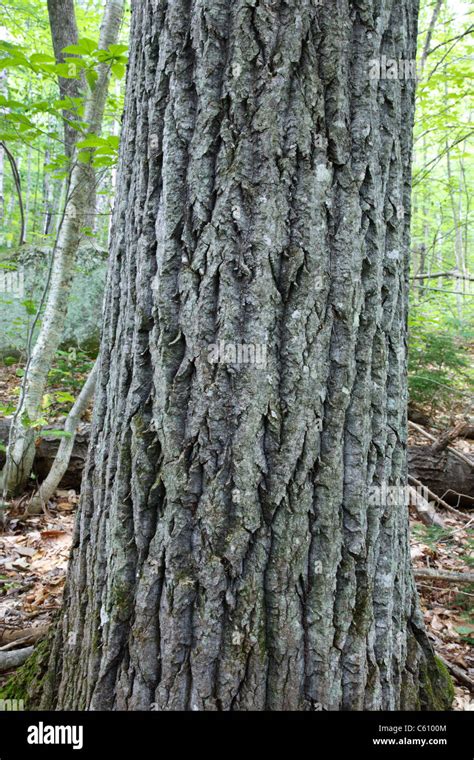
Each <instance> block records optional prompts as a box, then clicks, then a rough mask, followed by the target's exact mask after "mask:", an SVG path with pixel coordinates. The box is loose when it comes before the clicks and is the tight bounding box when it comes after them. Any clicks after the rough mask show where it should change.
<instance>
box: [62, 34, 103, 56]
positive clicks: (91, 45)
mask: <svg viewBox="0 0 474 760" xmlns="http://www.w3.org/2000/svg"><path fill="white" fill-rule="evenodd" d="M94 50H97V42H95V41H94V40H91V39H89V38H88V37H81V38H80V39H79V40H78V41H77V44H76V45H68V46H67V47H65V48H63V53H74V54H76V55H90V54H91V53H93V52H94Z"/></svg>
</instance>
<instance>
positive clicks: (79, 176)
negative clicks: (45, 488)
mask: <svg viewBox="0 0 474 760" xmlns="http://www.w3.org/2000/svg"><path fill="white" fill-rule="evenodd" d="M122 15H123V0H108V2H107V5H106V9H105V14H104V19H103V22H102V27H101V34H100V45H99V46H100V48H102V49H107V48H109V47H110V45H111V44H113V43H115V42H116V41H117V37H118V33H119V29H120V25H121V21H122ZM108 82H109V67H108V65H106V64H101V65H100V67H99V71H98V79H97V82H96V84H95V86H94V90H93V91H92V93H91V94H90V97H89V98H88V100H87V103H86V110H85V116H84V120H85V122H86V123H87V124H88V130H87V134H98V133H99V132H100V129H101V124H102V118H103V113H104V108H105V102H106V98H107V88H108ZM89 179H90V165H89V164H87V163H82V162H76V163H75V165H74V168H73V171H72V175H71V182H70V188H69V193H68V198H67V199H66V205H65V213H64V218H63V222H62V226H61V227H60V229H59V232H58V238H57V242H56V246H55V251H54V263H53V267H52V273H51V283H50V289H49V294H48V300H47V304H46V307H45V311H44V315H43V318H42V322H41V329H40V331H39V334H38V338H37V340H36V343H35V346H34V349H33V351H32V355H31V357H30V360H29V362H28V365H27V368H26V372H25V380H24V385H23V389H22V390H23V392H22V394H21V397H20V401H19V404H18V407H17V411H16V416H15V426H14V428H13V437H12V439H11V441H10V444H9V447H8V455H7V463H6V467H5V470H4V474H3V488H4V491H6V492H7V493H11V492H14V491H18V490H21V489H22V488H23V487H24V485H25V483H26V482H27V480H28V477H29V475H30V472H31V466H32V464H33V459H34V435H33V430H32V429H31V427H29V426H26V425H25V424H24V418H25V416H26V417H27V418H28V419H29V420H35V419H36V418H37V417H38V414H39V410H40V407H41V399H42V396H43V393H44V389H45V386H46V381H47V377H48V372H49V370H50V367H51V363H52V359H53V357H54V354H55V352H56V350H57V348H58V346H59V344H60V341H61V336H62V332H63V327H64V320H65V317H66V314H67V306H68V296H69V291H70V288H71V282H72V276H73V271H74V262H75V257H76V252H77V249H78V247H79V243H80V241H81V238H82V234H83V233H82V229H83V227H84V226H85V225H86V224H87V218H86V217H87V212H88V209H89V203H88V201H89V198H90V183H89Z"/></svg>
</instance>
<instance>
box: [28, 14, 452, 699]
mask: <svg viewBox="0 0 474 760" xmlns="http://www.w3.org/2000/svg"><path fill="white" fill-rule="evenodd" d="M417 10H418V8H417V2H416V0H357V1H356V0H354V1H351V2H349V1H348V0H337V2H334V1H331V2H329V1H328V2H323V3H319V2H315V1H313V0H296V2H292V3H291V4H289V3H287V2H284V0H281V1H280V0H278V1H276V2H273V3H264V2H259V1H258V0H237V2H230V0H213V2H207V0H201V1H200V2H192V1H191V0H175V2H173V3H167V2H164V0H162V1H161V0H158V1H157V0H154V2H152V1H151V0H142V2H140V3H135V4H134V6H133V16H132V31H131V56H130V66H129V71H128V79H127V94H126V107H125V116H124V122H123V135H122V144H121V154H120V179H119V181H118V196H117V200H116V207H115V212H114V227H113V235H112V251H111V262H110V268H109V275H108V286H107V297H106V305H105V314H104V327H103V337H102V346H101V357H100V368H99V379H98V387H97V394H96V403H95V411H94V422H93V431H92V441H91V448H90V454H89V460H88V465H87V468H86V472H85V476H84V486H83V490H82V495H81V503H80V508H79V515H78V520H77V524H76V531H75V536H74V545H73V551H72V558H71V564H70V570H69V575H68V582H67V586H66V593H65V602H64V611H63V616H62V620H61V622H60V625H59V626H58V629H57V637H56V641H55V644H54V646H53V648H52V654H51V660H50V667H51V670H50V679H49V681H48V684H47V686H46V687H45V689H44V691H43V695H42V703H41V704H42V706H43V707H54V708H58V709H72V708H78V709H127V710H139V709H141V710H147V709H150V705H154V706H155V709H159V710H178V709H179V710H182V709H185V710H188V709H190V710H282V709H288V710H313V709H321V708H322V709H327V710H361V709H366V710H398V709H439V708H440V707H447V706H448V704H449V687H448V681H447V679H446V677H445V674H444V673H443V672H442V670H440V669H439V667H438V666H437V665H436V661H435V659H434V654H433V651H432V649H431V646H430V644H429V641H428V638H427V635H426V632H425V630H424V627H423V622H422V618H421V615H420V612H419V608H418V600H417V596H416V590H415V585H414V581H413V576H412V572H411V566H410V554H409V536H408V513H407V509H406V505H405V504H403V503H401V504H394V503H392V502H391V501H390V500H389V499H387V498H383V499H382V500H381V501H380V502H379V503H373V502H371V500H370V499H369V492H370V490H371V489H373V488H379V489H380V490H381V491H382V492H383V488H384V486H387V485H389V486H398V485H400V484H404V483H405V480H406V394H407V391H406V316H407V279H408V251H409V217H410V173H411V139H412V121H413V103H414V89H415V83H414V81H412V80H410V79H407V80H403V81H402V80H397V81H392V80H390V81H388V80H387V81H386V80H380V81H374V80H372V79H370V77H369V75H368V70H369V64H370V61H371V60H373V59H374V58H378V57H380V56H382V55H386V56H389V57H393V58H395V59H397V60H398V59H403V58H404V59H408V60H411V59H412V58H414V56H415V46H416V24H417ZM402 212H403V213H402ZM220 341H222V342H223V343H224V344H229V343H230V344H232V345H233V346H235V345H239V346H242V345H245V346H254V347H255V346H264V347H265V355H266V363H265V366H258V365H252V364H249V363H240V364H238V363H235V362H232V361H230V360H225V359H224V360H222V358H221V359H220V360H218V361H217V362H210V361H209V347H210V346H212V345H219V344H220Z"/></svg>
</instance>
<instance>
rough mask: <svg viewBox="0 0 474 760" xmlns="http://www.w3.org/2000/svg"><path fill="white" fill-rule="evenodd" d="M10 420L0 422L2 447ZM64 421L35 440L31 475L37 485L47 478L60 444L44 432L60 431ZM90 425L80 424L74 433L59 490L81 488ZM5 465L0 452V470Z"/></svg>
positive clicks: (51, 427)
mask: <svg viewBox="0 0 474 760" xmlns="http://www.w3.org/2000/svg"><path fill="white" fill-rule="evenodd" d="M10 424H11V420H10V419H1V420H0V443H2V444H3V445H4V446H6V445H7V443H8V434H9V431H10ZM63 424H64V421H62V422H61V421H58V422H57V423H56V424H55V425H54V426H50V427H48V428H45V430H44V431H42V432H41V433H38V437H37V440H36V456H35V462H34V467H33V473H34V475H35V476H36V479H37V481H38V482H39V483H42V482H43V480H45V478H46V477H47V476H48V473H49V472H50V470H51V467H52V465H53V462H54V459H55V457H56V454H57V451H58V448H59V446H60V443H61V440H62V439H61V438H54V437H45V432H46V433H47V431H48V430H61V428H62V427H63ZM89 434H90V425H88V424H82V425H80V426H79V429H78V431H77V433H76V438H75V441H74V448H73V451H72V454H71V459H70V462H69V466H68V469H67V472H66V473H65V475H64V477H63V478H62V480H61V482H60V484H59V488H66V489H67V488H74V489H75V490H79V489H80V486H81V478H82V471H83V469H84V465H85V462H86V456H87V448H88V445H89ZM4 464H5V452H4V451H2V450H0V469H1V468H2V467H3V465H4Z"/></svg>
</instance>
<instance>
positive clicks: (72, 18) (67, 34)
mask: <svg viewBox="0 0 474 760" xmlns="http://www.w3.org/2000/svg"><path fill="white" fill-rule="evenodd" d="M48 16H49V25H50V29H51V39H52V42H53V50H54V55H55V57H56V61H57V62H58V63H63V62H64V55H63V49H64V48H65V47H68V46H69V45H75V44H77V41H78V39H79V35H78V31H77V23H76V13H75V10H74V0H48ZM68 57H70V58H72V57H73V56H72V55H70V54H68ZM59 92H60V93H61V98H62V99H65V98H79V97H80V96H81V94H82V87H81V80H80V79H69V78H67V77H59ZM74 120H77V114H75V113H74V112H72V111H64V145H65V153H66V156H68V157H69V158H72V155H73V152H74V146H75V144H76V140H77V134H78V133H77V131H76V130H75V129H74V127H72V126H71V124H70V122H71V121H74Z"/></svg>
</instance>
